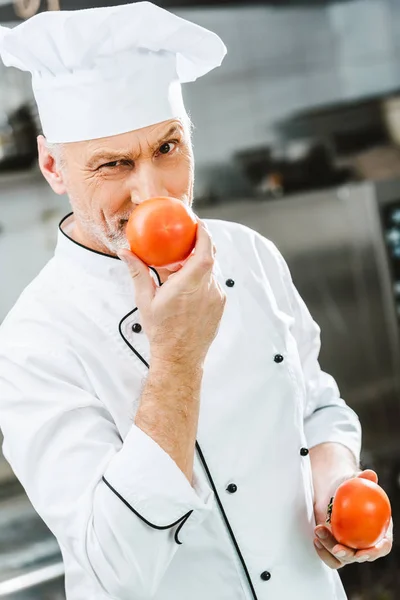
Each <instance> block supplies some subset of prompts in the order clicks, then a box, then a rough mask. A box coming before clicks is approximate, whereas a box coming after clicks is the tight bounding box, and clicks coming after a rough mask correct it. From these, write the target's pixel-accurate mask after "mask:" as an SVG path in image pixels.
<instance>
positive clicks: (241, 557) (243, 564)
mask: <svg viewBox="0 0 400 600" xmlns="http://www.w3.org/2000/svg"><path fill="white" fill-rule="evenodd" d="M156 274H157V277H158V279H159V282H160V278H159V276H158V273H157V271H156ZM160 285H161V282H160ZM136 310H137V308H134V309H133V310H132V311H131V312H130V313H128V314H127V315H125V317H123V318H122V319H121V321H120V324H119V332H120V334H121V337H122V339H123V340H124V342H125V343H126V344H127V345H128V346H129V348H130V349H131V350H132V351H133V352H134V353H135V354H136V356H137V357H138V358H139V359H140V360H141V361H142V363H143V364H145V365H146V367H147V368H149V367H150V365H149V363H148V362H147V361H146V360H145V359H144V358H143V356H141V355H140V354H139V352H138V351H137V350H135V348H134V347H133V346H132V345H131V344H130V343H129V341H128V340H127V339H126V337H125V336H124V334H123V333H122V323H123V322H124V321H125V319H127V318H128V317H129V316H130V315H132V314H133V313H134V312H135V311H136ZM196 449H197V452H198V454H199V457H200V460H201V463H202V465H203V467H204V470H205V471H206V473H207V477H208V479H209V481H210V484H211V487H212V490H213V492H214V494H215V497H216V499H217V503H218V506H219V509H220V511H221V514H222V517H223V519H224V521H225V525H226V527H227V529H228V532H229V535H230V537H231V539H232V541H233V544H234V546H235V550H236V552H237V555H238V557H239V559H240V562H241V564H242V567H243V570H244V573H245V575H246V579H247V582H248V584H249V586H250V589H251V592H252V595H253V600H258V598H257V594H256V591H255V589H254V586H253V582H252V581H251V577H250V573H249V571H248V568H247V565H246V562H245V560H244V558H243V555H242V553H241V551H240V548H239V544H238V543H237V540H236V538H235V534H234V533H233V530H232V527H231V525H230V523H229V520H228V517H227V516H226V513H225V510H224V507H223V505H222V502H221V499H220V497H219V495H218V491H217V488H216V486H215V483H214V480H213V478H212V475H211V472H210V469H209V468H208V465H207V462H206V459H205V458H204V454H203V451H202V449H201V448H200V444H199V443H198V442H197V441H196ZM103 479H104V478H103ZM121 499H122V500H123V498H121ZM123 502H125V500H123ZM130 508H131V507H130ZM132 510H133V509H132ZM134 512H135V511H134ZM191 512H192V511H191ZM191 512H190V513H188V514H187V515H185V516H184V517H183V518H182V521H181V524H180V525H179V527H178V529H177V531H176V533H175V541H176V543H177V544H182V542H180V541H179V539H178V535H179V532H180V530H181V529H182V527H183V526H184V524H185V523H186V521H187V520H188V518H189V517H190V514H191ZM139 516H140V515H139Z"/></svg>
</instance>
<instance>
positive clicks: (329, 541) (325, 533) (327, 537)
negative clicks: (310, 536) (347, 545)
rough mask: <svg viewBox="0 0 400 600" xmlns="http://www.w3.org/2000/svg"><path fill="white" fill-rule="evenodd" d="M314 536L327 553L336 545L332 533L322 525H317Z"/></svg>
mask: <svg viewBox="0 0 400 600" xmlns="http://www.w3.org/2000/svg"><path fill="white" fill-rule="evenodd" d="M315 535H316V537H317V538H318V539H319V541H320V542H321V544H322V545H323V546H324V548H326V549H327V550H328V551H329V552H332V550H333V548H334V547H335V546H336V545H337V541H336V540H335V538H334V537H333V535H332V533H331V532H330V531H329V529H328V528H327V527H325V526H324V525H318V527H316V528H315Z"/></svg>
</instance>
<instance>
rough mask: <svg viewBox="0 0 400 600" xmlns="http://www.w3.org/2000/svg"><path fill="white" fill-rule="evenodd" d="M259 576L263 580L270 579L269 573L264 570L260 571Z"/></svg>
mask: <svg viewBox="0 0 400 600" xmlns="http://www.w3.org/2000/svg"><path fill="white" fill-rule="evenodd" d="M260 577H261V579H262V580H263V581H269V580H270V579H271V573H269V572H268V571H264V573H261V575H260Z"/></svg>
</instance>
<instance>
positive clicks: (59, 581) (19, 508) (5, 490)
mask: <svg viewBox="0 0 400 600" xmlns="http://www.w3.org/2000/svg"><path fill="white" fill-rule="evenodd" d="M1 496H2V497H1V498H0V598H2V599H7V600H8V599H10V600H25V598H26V599H28V598H29V600H34V599H36V598H37V600H39V599H40V600H44V598H45V597H46V596H45V593H44V588H46V586H51V587H52V589H53V591H52V593H51V596H49V598H50V597H51V599H52V600H56V599H57V600H58V599H59V600H62V599H63V598H64V597H65V596H64V586H63V575H64V566H63V563H62V559H61V553H60V550H59V546H58V543H57V541H56V539H55V538H54V536H53V535H52V533H51V532H50V531H49V530H48V528H47V527H46V525H45V524H44V523H43V521H42V520H41V519H40V517H39V516H38V515H37V513H36V512H35V510H34V509H33V508H32V505H31V503H30V502H29V500H28V498H27V497H26V495H25V494H24V493H23V491H22V489H21V488H20V487H19V486H18V484H17V483H10V484H3V485H2V487H1ZM26 594H29V596H27V595H26Z"/></svg>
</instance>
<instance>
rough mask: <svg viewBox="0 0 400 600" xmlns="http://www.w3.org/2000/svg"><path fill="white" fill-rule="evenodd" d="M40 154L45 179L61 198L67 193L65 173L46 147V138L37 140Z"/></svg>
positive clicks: (40, 136) (40, 137) (40, 165)
mask: <svg viewBox="0 0 400 600" xmlns="http://www.w3.org/2000/svg"><path fill="white" fill-rule="evenodd" d="M37 143H38V152H39V167H40V170H41V171H42V173H43V177H44V178H45V179H46V180H47V182H48V183H49V185H50V187H51V188H52V190H53V191H54V192H55V193H56V194H59V195H60V196H61V195H63V194H65V193H66V192H67V188H66V186H65V183H64V176H63V173H62V171H61V169H60V167H59V165H58V164H57V161H56V160H55V158H54V156H52V155H51V154H50V152H49V151H48V149H47V145H46V138H45V137H43V135H39V137H38V139H37Z"/></svg>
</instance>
